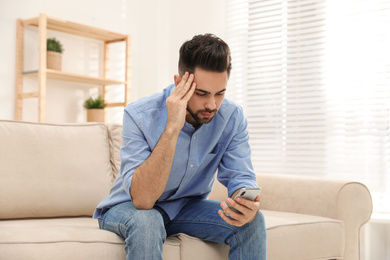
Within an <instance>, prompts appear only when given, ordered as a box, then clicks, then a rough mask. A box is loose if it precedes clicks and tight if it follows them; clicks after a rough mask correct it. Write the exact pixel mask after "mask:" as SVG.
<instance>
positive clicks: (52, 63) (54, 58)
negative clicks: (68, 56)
mask: <svg viewBox="0 0 390 260" xmlns="http://www.w3.org/2000/svg"><path fill="white" fill-rule="evenodd" d="M61 63H62V59H61V53H59V52H55V51H47V68H48V69H52V70H61Z"/></svg>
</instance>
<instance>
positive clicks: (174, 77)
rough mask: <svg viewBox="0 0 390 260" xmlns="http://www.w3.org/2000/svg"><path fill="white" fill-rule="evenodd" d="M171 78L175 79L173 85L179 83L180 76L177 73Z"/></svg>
mask: <svg viewBox="0 0 390 260" xmlns="http://www.w3.org/2000/svg"><path fill="white" fill-rule="evenodd" d="M173 80H174V81H175V86H177V85H179V83H180V81H181V77H180V76H179V75H177V74H175V76H173Z"/></svg>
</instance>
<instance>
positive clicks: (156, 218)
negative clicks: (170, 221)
mask: <svg viewBox="0 0 390 260" xmlns="http://www.w3.org/2000/svg"><path fill="white" fill-rule="evenodd" d="M126 229H127V230H128V232H129V234H128V235H129V236H131V235H134V236H142V237H144V238H145V239H146V238H147V237H152V238H156V237H158V238H162V239H163V240H165V237H166V231H165V227H164V220H163V218H162V216H161V214H160V212H158V211H157V210H155V209H151V210H137V211H134V212H133V214H132V217H131V219H129V221H128V222H127V223H126Z"/></svg>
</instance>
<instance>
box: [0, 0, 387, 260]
mask: <svg viewBox="0 0 390 260" xmlns="http://www.w3.org/2000/svg"><path fill="white" fill-rule="evenodd" d="M389 3H390V1H363V0H359V1H356V3H350V2H349V1H346V0H345V1H344V0H343V1H332V0H296V1H290V0H289V1H282V0H280V1H275V0H268V1H252V0H251V1H244V0H242V1H238V0H229V1H224V0H214V1H206V0H199V1H188V0H184V1H179V0H167V1H158V0H151V1H135V0H128V1H126V0H111V1H108V0H102V1H91V0H88V1H75V0H69V1H66V2H65V1H58V0H46V1H45V0H41V1H38V0H32V1H26V0H4V1H1V3H0V17H1V20H0V21H1V22H0V30H1V32H2V33H3V42H2V46H3V47H4V48H1V49H0V56H1V57H2V58H1V59H0V64H1V66H0V67H1V70H0V75H1V83H2V86H1V91H0V100H1V105H0V107H1V109H0V120H3V121H13V120H16V121H24V122H34V123H45V124H49V125H50V124H54V125H57V124H58V125H64V124H72V125H73V124H82V125H83V124H86V123H87V121H90V122H97V120H87V109H86V108H85V107H84V104H85V102H86V100H87V99H88V98H90V97H92V98H96V97H98V96H99V95H102V94H103V95H104V97H105V102H106V104H114V105H108V106H107V107H106V108H105V109H104V119H103V120H102V122H103V123H107V124H109V125H110V127H111V126H112V127H113V128H110V127H108V128H107V129H108V130H107V131H108V132H110V131H111V132H112V133H113V135H112V136H114V137H116V136H119V132H118V131H119V130H120V125H121V123H122V118H123V107H124V106H125V105H127V104H128V103H129V102H132V101H136V100H138V99H141V98H143V97H146V96H149V95H152V94H154V93H156V92H161V90H162V89H163V88H165V87H166V86H168V85H169V84H172V83H173V77H174V75H175V74H176V73H177V60H178V56H179V52H178V49H179V48H180V46H181V44H182V43H183V42H184V41H185V40H188V39H190V38H191V37H192V36H194V35H196V34H203V33H213V34H215V35H217V36H219V37H221V38H222V39H224V40H225V41H226V42H227V43H228V44H229V45H230V46H231V50H232V58H233V59H232V63H233V73H232V76H231V78H230V81H229V85H228V91H227V98H230V99H232V100H233V101H235V102H237V103H238V104H240V105H242V106H243V107H244V111H245V112H246V113H247V115H248V118H249V131H250V133H251V134H253V137H251V139H253V143H252V144H251V146H252V148H253V159H252V160H253V164H254V167H255V170H256V172H258V173H259V174H264V175H260V176H263V177H264V184H265V185H266V184H269V185H270V186H269V187H273V188H274V189H279V188H284V189H285V190H286V191H289V192H292V193H294V195H293V194H283V192H282V191H274V193H272V192H270V193H268V194H267V193H265V195H264V196H265V197H266V198H269V200H268V202H267V201H264V202H263V203H264V207H266V208H265V210H270V211H276V212H277V211H286V212H287V211H289V210H287V209H286V208H289V209H290V210H291V211H290V212H295V211H294V210H295V209H296V210H297V212H295V213H301V212H300V211H299V210H301V208H300V207H302V208H304V205H303V204H305V203H306V202H305V203H302V202H300V203H302V204H300V203H298V202H297V204H296V207H295V209H294V206H291V208H290V205H287V204H288V202H289V199H288V198H289V197H294V196H296V198H304V197H305V196H307V194H316V193H315V192H314V191H312V190H310V188H308V189H307V190H306V191H305V192H308V193H307V194H305V193H304V191H302V190H299V191H296V192H295V191H294V189H293V188H291V187H288V185H289V183H291V184H294V185H296V187H297V188H298V189H303V190H304V189H306V188H305V186H304V185H303V184H302V183H304V184H307V185H314V186H312V187H311V188H313V187H317V188H316V189H317V190H321V191H323V190H325V191H329V193H330V194H329V197H331V198H332V199H334V200H335V201H336V197H337V196H338V195H339V194H342V193H343V192H344V191H343V188H342V187H344V186H343V185H341V183H344V182H343V181H345V183H344V184H345V185H346V186H348V185H353V184H355V183H356V182H358V183H362V184H363V185H364V186H365V187H367V188H368V190H369V192H370V193H369V195H370V196H371V197H370V199H371V198H372V205H373V209H371V207H370V206H371V201H370V202H367V204H364V205H367V208H366V211H367V212H370V211H371V210H372V214H371V212H370V214H369V215H370V216H369V221H368V222H367V223H361V224H362V227H361V228H360V227H359V228H358V229H357V231H356V232H358V233H359V234H360V238H359V243H358V245H359V246H358V247H359V248H358V251H359V255H360V259H363V260H371V259H378V260H381V259H390V206H389V205H390V178H389V177H390V166H389V165H390V164H389V156H390V138H389V136H390V120H389V118H390V117H389V116H390V105H389V104H390V86H389V84H390V83H389V82H390V72H389V71H390V65H389V64H390V62H389V61H390V51H389V49H388V48H387V46H388V44H389V37H390V33H389V32H388V31H386V30H381V28H388V27H386V26H390V21H389V19H388V18H387V19H385V18H384V17H386V15H388V16H387V17H390V9H389V7H388V6H389ZM349 5H352V6H349ZM248 10H249V11H248ZM312 17H314V18H313V19H312ZM346 17H347V18H346ZM381 17H382V18H383V19H381ZM42 20H44V21H46V22H47V23H48V24H50V22H51V21H52V22H53V21H54V23H55V22H56V21H60V22H59V23H61V22H63V24H66V23H67V21H69V22H70V23H74V24H76V25H77V24H78V25H80V28H79V29H80V31H81V33H80V32H77V33H76V32H75V31H72V30H73V29H68V31H66V30H62V29H58V30H56V29H50V28H49V29H47V30H46V31H45V35H46V37H45V39H46V38H47V39H49V38H55V39H57V40H59V41H60V43H61V45H62V48H63V51H62V55H61V56H62V58H61V59H62V61H61V68H60V69H59V71H60V72H61V73H68V74H70V75H74V74H76V75H81V76H80V77H79V78H77V79H74V78H72V77H70V78H72V79H69V78H68V79H67V80H61V79H59V78H55V77H54V76H52V78H50V77H49V74H47V78H46V74H45V75H42V74H39V69H40V58H41V57H42V55H43V53H44V55H45V57H46V53H45V51H46V49H43V50H42V46H43V45H42V43H40V38H39V37H40V35H41V34H40V33H41V31H40V30H41V29H40V28H41V27H40V26H37V25H38V24H34V23H39V22H40V21H42ZM18 21H19V24H23V25H22V27H20V28H21V29H20V28H19V29H18ZM34 21H36V22H34ZM296 21H298V22H296ZM306 24H308V25H306ZM262 25H264V26H262ZM83 26H85V28H84V27H83ZM54 27H55V26H54ZM54 27H52V28H54ZM59 27H61V25H60V26H59ZM59 27H58V28H59ZM76 27H77V26H76ZM89 27H90V28H96V30H97V32H96V34H100V33H103V32H107V34H110V33H114V34H118V35H122V36H123V39H120V40H117V39H115V40H112V41H110V40H109V41H104V40H101V39H98V37H89V36H88V35H87V34H88V33H87V32H86V31H85V30H88V28H89ZM272 28H278V29H277V30H275V31H274V30H273V29H272ZM357 28H358V29H357ZM84 29H85V30H84ZM18 30H19V31H18ZM83 30H84V33H85V34H83ZM21 31H22V34H23V36H22V38H20V32H21ZM18 32H19V34H18ZM18 37H19V38H18ZM41 41H42V40H41ZM21 42H22V44H20V43H21ZM44 46H45V48H46V41H45V42H44ZM263 46H266V47H264V48H263ZM307 53H309V54H308V55H306V54H307ZM261 55H263V56H261ZM275 57H276V58H275ZM275 60H277V61H275ZM18 62H19V63H18ZM20 62H21V63H20ZM45 63H46V61H45ZM18 66H19V68H20V67H22V68H21V71H20V73H19V72H18ZM44 69H46V68H44ZM368 69H370V70H368ZM55 73H56V72H55V71H54V72H53V74H55ZM61 77H63V75H62V74H61ZM80 78H81V79H80ZM90 78H99V79H102V78H103V79H110V80H112V82H109V83H108V84H106V83H91V82H93V80H91V79H90ZM18 80H19V81H18ZM116 81H117V82H116ZM18 82H19V83H18ZM42 82H44V83H42ZM302 82H303V83H302ZM372 82H374V83H372ZM18 84H19V86H22V89H23V92H24V93H26V94H21V92H20V93H18V92H17V85H18ZM39 84H44V85H45V90H44V95H43V96H39V95H40V94H39V93H42V91H41V89H40V85H39ZM244 85H245V86H244ZM29 93H30V94H29ZM34 93H37V94H34ZM23 95H24V96H26V97H25V98H22V99H20V100H19V101H18V96H23ZM18 102H20V105H19V108H18V105H17V104H18ZM40 104H43V107H41V105H40ZM115 104H117V105H115ZM313 104H314V105H313ZM18 109H20V110H18ZM275 111H276V112H275ZM256 115H258V117H256ZM348 120H349V121H348ZM0 124H1V122H0ZM91 124H95V123H91ZM27 128H29V127H27ZM10 129H17V128H16V127H15V128H10ZM34 129H35V128H34V126H33V127H32V128H31V131H35V130H34ZM18 131H19V130H18ZM18 131H16V132H18ZM45 131H46V130H45ZM60 131H62V130H60ZM88 131H89V130H88ZM98 132H99V130H96V129H94V130H93V131H92V133H93V136H96V137H98V138H101V136H100V135H99V134H98ZM20 133H25V134H26V133H27V134H26V136H25V137H23V138H27V136H30V135H29V134H28V132H26V131H22V130H21V131H20ZM85 136H88V135H87V134H86V135H85ZM23 138H22V139H23ZM80 138H81V137H80ZM0 139H1V137H0ZM99 140H100V139H99ZM116 141H117V140H116V139H115V138H113V139H112V140H111V142H112V143H114V145H113V147H116V148H118V147H119V146H118V143H115V142H116ZM102 142H103V141H102ZM75 145H76V144H75ZM21 147H22V146H21ZM20 149H21V148H20ZM112 149H114V148H112ZM87 150H88V149H86V151H87ZM3 151H5V148H4V150H3ZM91 151H92V148H91ZM26 156H27V155H26ZM4 158H5V157H4ZM111 159H112V158H111ZM0 160H1V159H0ZM1 165H6V164H5V162H1V163H0V166H1ZM113 167H114V166H113ZM115 167H118V165H115ZM115 167H114V168H115ZM279 175H280V176H285V177H286V179H279ZM46 177H47V176H46ZM290 178H293V179H290ZM295 178H298V179H297V180H299V181H297V180H296V179H295ZM258 181H259V185H261V183H262V180H261V179H260V180H258ZM278 181H280V183H282V184H283V185H281V186H278V185H277V182H278ZM300 181H302V183H300ZM322 181H324V183H323V182H322ZM102 182H109V181H107V180H102ZM336 183H337V185H339V186H337V185H336ZM331 184H332V185H333V184H334V186H332V185H331ZM315 185H318V186H315ZM336 186H337V188H336ZM217 188H218V189H220V187H217ZM263 189H264V187H263ZM357 189H359V188H357ZM218 191H219V190H218ZM311 192H313V193H311ZM332 192H333V193H332ZM364 192H365V191H364ZM295 193H297V194H295ZM301 193H302V194H301ZM221 194H222V191H221V193H217V191H215V192H214V193H213V196H214V198H222V197H221ZM357 194H360V193H357ZM272 195H275V196H276V197H275V198H272ZM321 196H324V195H323V194H322V195H321ZM340 196H341V195H340ZM349 196H350V195H349ZM359 196H360V195H359ZM347 197H348V196H347ZM294 198H295V197H294ZM359 198H360V197H359ZM222 199H223V198H222ZM277 199H285V202H279V201H278V200H277ZM321 199H323V197H321ZM327 199H329V198H326V199H324V205H327V206H328V207H329V209H332V210H335V211H336V209H334V208H333V206H334V205H332V202H329V201H327ZM337 199H338V197H337ZM329 200H330V199H329ZM346 200H347V202H348V203H347V204H345V205H352V204H353V203H352V202H351V204H349V202H350V201H352V199H351V198H349V197H348V199H346ZM271 202H276V204H277V205H270V203H271ZM278 203H280V204H278ZM326 203H328V204H326ZM338 203H340V205H343V204H342V202H338ZM355 203H356V201H355ZM307 204H308V205H310V204H311V203H310V202H307ZM313 204H314V203H313ZM0 205H1V203H0ZM281 205H285V206H286V208H283V207H284V206H283V207H282V206H281ZM338 205H339V204H338ZM279 206H280V208H278V207H279ZM351 207H352V206H351ZM314 208H316V207H314ZM319 208H320V207H319ZM316 210H318V211H316ZM316 210H314V209H310V210H303V211H302V212H304V213H305V214H309V213H313V212H316V214H317V212H323V211H324V209H316ZM337 210H338V209H337ZM32 212H33V210H32ZM340 212H343V211H340ZM34 214H35V213H33V214H32V215H28V214H26V215H23V214H21V215H20V216H21V217H18V218H20V219H24V218H29V217H33V218H34V217H37V215H34ZM61 214H62V213H61ZM83 214H84V213H83ZM313 214H314V213H313ZM332 214H333V213H332ZM367 214H368V213H367ZM270 215H272V214H270ZM335 215H337V214H335ZM10 216H11V215H8V216H7V215H4V216H1V215H0V222H2V221H3V220H8V219H9V218H12V217H10ZM58 216H59V215H55V217H58ZM65 216H67V215H66V214H65ZM286 216H289V215H286ZM318 216H321V217H329V218H331V219H333V217H334V216H333V215H331V214H329V215H326V214H325V215H320V213H318ZM356 217H358V216H356ZM292 218H293V217H292ZM334 219H337V221H339V219H338V218H336V217H334ZM294 220H295V219H294ZM337 221H336V220H335V222H334V223H333V224H334V225H336V224H337V225H339V224H340V223H339V222H337ZM362 222H365V221H362ZM13 225H14V224H13ZM275 226H277V225H276V224H275ZM339 227H340V226H337V227H336V228H335V230H338V228H339ZM354 231H355V230H354ZM0 232H1V231H0ZM340 232H341V231H340ZM340 234H341V233H340ZM340 236H341V235H340ZM357 237H359V235H357ZM343 238H344V237H343ZM110 239H111V238H110ZM345 239H348V236H346V237H345ZM186 240H191V238H188V237H185V236H182V237H179V238H178V239H176V238H175V239H174V240H172V241H170V243H171V244H170V245H171V246H172V248H173V247H175V246H177V244H180V243H181V242H182V243H185V242H186ZM112 241H114V242H113V243H118V244H120V243H121V241H119V242H118V241H116V240H115V238H113V240H112ZM112 241H111V242H112ZM183 241H184V242H183ZM340 241H341V240H340ZM196 243H197V242H196ZM196 243H195V244H194V245H197V244H196ZM273 243H274V244H272V246H273V247H277V246H278V244H277V243H276V242H273ZM0 244H1V241H0ZM203 246H204V245H201V247H200V250H202V248H203ZM21 249H22V250H23V248H21ZM343 249H344V248H341V249H340V248H337V250H343ZM2 250H4V251H3V252H6V253H9V252H11V251H6V250H5V249H4V247H1V246H0V256H1V253H2ZM172 250H173V249H172ZM181 250H184V249H181ZM207 250H208V249H207ZM210 250H211V249H210ZM213 250H214V251H213ZM224 250H225V249H223V248H213V249H212V250H211V251H207V252H210V254H219V253H220V254H222V255H223V254H225V253H226V251H224ZM335 250H336V249H335ZM337 250H336V251H337ZM167 252H168V251H167ZM169 252H170V251H169ZM169 252H168V253H169ZM172 252H173V251H172ZM168 253H167V254H168ZM172 254H173V253H172ZM165 257H166V259H176V258H174V257H170V255H169V254H168V255H166V256H165ZM0 258H1V257H0ZM164 259H165V258H164ZM180 259H191V258H180ZM194 259H196V258H194ZM270 259H278V258H277V257H275V258H270ZM283 259H284V258H283ZM310 259H315V258H310ZM326 259H331V258H326ZM337 259H338V258H337ZM351 259H352V258H351Z"/></svg>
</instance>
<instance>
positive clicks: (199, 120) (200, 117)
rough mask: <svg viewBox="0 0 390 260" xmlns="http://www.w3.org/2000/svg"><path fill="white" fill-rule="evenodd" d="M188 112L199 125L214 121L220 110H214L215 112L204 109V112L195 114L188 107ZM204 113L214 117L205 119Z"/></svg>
mask: <svg viewBox="0 0 390 260" xmlns="http://www.w3.org/2000/svg"><path fill="white" fill-rule="evenodd" d="M187 110H188V112H189V113H190V115H191V116H192V118H193V119H194V120H195V122H196V123H197V124H198V125H202V124H208V123H210V122H211V120H213V118H214V116H215V115H216V114H217V112H218V109H213V110H208V109H204V110H198V111H196V112H193V111H192V110H191V109H190V108H189V107H188V106H187ZM202 113H210V114H213V115H212V116H210V117H204V116H203V115H202Z"/></svg>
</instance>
